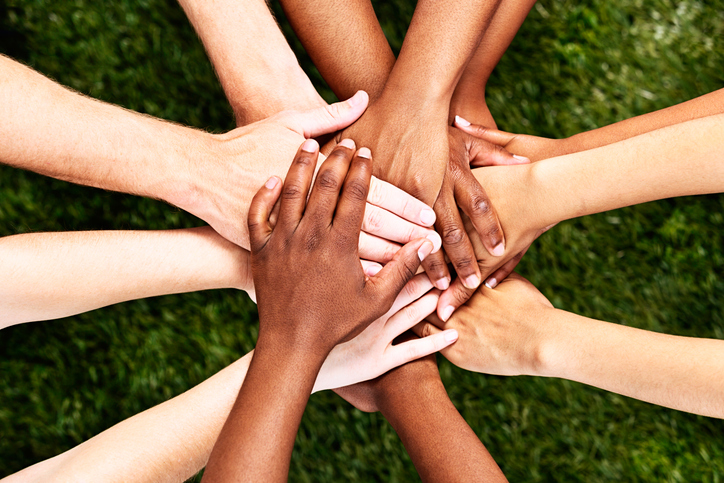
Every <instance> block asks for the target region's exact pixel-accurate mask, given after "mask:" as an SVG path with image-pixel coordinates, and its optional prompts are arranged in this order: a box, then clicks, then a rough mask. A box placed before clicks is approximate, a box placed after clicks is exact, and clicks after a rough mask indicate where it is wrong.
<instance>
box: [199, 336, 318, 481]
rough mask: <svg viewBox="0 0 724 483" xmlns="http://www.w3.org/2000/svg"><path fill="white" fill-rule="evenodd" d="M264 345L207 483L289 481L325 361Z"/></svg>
mask: <svg viewBox="0 0 724 483" xmlns="http://www.w3.org/2000/svg"><path fill="white" fill-rule="evenodd" d="M262 339H263V337H262V336H260V340H259V343H258V344H257V348H256V350H255V354H254V358H253V359H252V362H251V365H250V367H249V372H248V374H247V377H246V379H245V380H244V384H243V385H242V388H241V390H240V392H239V396H238V398H237V400H236V402H235V403H234V406H233V408H232V410H231V413H230V414H229V417H228V419H227V420H226V423H225V424H224V427H223V429H222V430H221V434H220V435H219V439H218V440H217V442H216V444H215V445H214V449H213V451H212V453H211V457H210V458H209V464H208V466H207V468H206V471H205V472H204V479H203V481H212V482H213V481H242V480H243V481H264V482H268V481H287V478H288V473H289V462H290V460H291V456H292V449H293V448H294V440H295V438H296V434H297V430H298V428H299V424H300V422H301V420H302V415H303V413H304V408H305V407H306V404H307V400H308V399H309V395H310V394H311V392H312V387H313V385H314V380H315V378H316V376H317V373H318V372H319V369H320V367H321V366H322V362H323V361H324V357H314V356H312V354H311V351H304V350H299V349H298V348H296V349H295V348H294V347H288V346H286V347H285V346H281V345H271V344H270V345H267V344H265V342H264V341H263V340H262Z"/></svg>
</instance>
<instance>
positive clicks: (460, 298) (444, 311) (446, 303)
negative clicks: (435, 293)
mask: <svg viewBox="0 0 724 483" xmlns="http://www.w3.org/2000/svg"><path fill="white" fill-rule="evenodd" d="M473 293H475V289H469V288H467V287H465V286H464V285H463V283H462V281H461V280H460V277H458V278H456V279H455V280H454V281H453V283H452V285H450V288H449V289H447V290H445V291H444V292H443V293H442V295H440V300H439V301H438V302H437V316H438V317H440V320H442V321H443V322H447V321H448V319H450V316H451V315H452V314H453V312H454V311H455V310H457V309H458V308H459V307H460V306H462V305H463V304H464V303H465V302H467V301H468V300H470V297H472V296H473Z"/></svg>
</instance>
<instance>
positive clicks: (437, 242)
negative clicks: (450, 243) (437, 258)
mask: <svg viewBox="0 0 724 483" xmlns="http://www.w3.org/2000/svg"><path fill="white" fill-rule="evenodd" d="M427 239H428V240H430V243H432V252H431V253H435V252H436V251H438V250H439V249H440V247H441V246H442V238H440V235H438V234H437V232H436V231H433V232H432V233H430V234H429V235H427Z"/></svg>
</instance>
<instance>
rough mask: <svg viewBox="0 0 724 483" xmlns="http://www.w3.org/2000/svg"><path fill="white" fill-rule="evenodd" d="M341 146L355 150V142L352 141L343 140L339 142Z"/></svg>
mask: <svg viewBox="0 0 724 483" xmlns="http://www.w3.org/2000/svg"><path fill="white" fill-rule="evenodd" d="M339 145H340V146H344V147H345V148H349V149H354V141H352V140H351V139H342V140H341V141H340V142H339Z"/></svg>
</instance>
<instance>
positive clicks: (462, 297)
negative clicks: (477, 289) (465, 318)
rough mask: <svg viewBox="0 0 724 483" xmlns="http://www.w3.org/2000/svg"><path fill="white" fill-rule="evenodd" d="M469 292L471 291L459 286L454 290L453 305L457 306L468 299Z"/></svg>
mask: <svg viewBox="0 0 724 483" xmlns="http://www.w3.org/2000/svg"><path fill="white" fill-rule="evenodd" d="M471 293H472V292H470V291H469V290H468V289H466V288H464V287H463V288H460V289H458V290H454V291H453V293H452V296H453V300H454V301H455V304H454V305H456V306H458V307H459V306H461V305H463V304H464V303H465V302H467V301H468V299H470V295H471Z"/></svg>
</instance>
